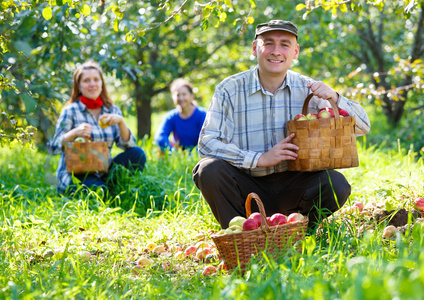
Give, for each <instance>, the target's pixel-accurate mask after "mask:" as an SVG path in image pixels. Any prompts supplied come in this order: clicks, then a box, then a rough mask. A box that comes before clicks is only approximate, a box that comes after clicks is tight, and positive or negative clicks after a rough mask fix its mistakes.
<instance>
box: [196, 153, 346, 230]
mask: <svg viewBox="0 0 424 300" xmlns="http://www.w3.org/2000/svg"><path fill="white" fill-rule="evenodd" d="M193 181H194V183H195V184H196V186H197V188H198V189H199V190H200V191H201V192H202V195H203V197H204V198H205V200H206V202H208V204H209V206H210V208H211V210H212V212H213V214H214V216H215V218H216V219H217V220H218V222H219V223H220V224H221V226H222V228H227V227H228V223H229V222H230V220H231V219H232V218H233V217H235V216H243V217H246V210H245V201H246V198H247V196H248V194H249V193H251V192H255V193H256V194H258V195H259V197H260V198H261V200H262V203H263V205H264V208H265V211H266V214H267V216H271V215H272V214H274V213H277V212H279V213H283V214H285V215H288V214H290V213H293V212H300V213H301V214H303V215H308V217H309V220H310V222H309V226H310V227H313V226H315V225H316V222H317V221H319V219H320V218H322V217H325V216H328V215H330V214H331V213H333V212H335V211H337V210H338V209H340V207H342V206H343V204H344V203H345V202H346V200H347V198H348V197H349V195H350V192H351V188H350V185H349V183H348V182H347V180H346V178H345V177H344V176H343V174H341V173H339V172H336V171H334V170H328V171H318V172H291V171H286V172H281V173H275V174H271V175H267V176H263V177H252V176H250V175H248V174H246V173H245V172H243V171H241V170H240V169H238V168H236V167H234V166H232V165H230V164H229V163H227V162H226V161H224V160H220V159H215V158H205V159H202V160H201V161H200V162H199V163H198V164H197V165H196V166H195V167H194V169H193ZM336 199H337V200H336ZM251 204H252V205H251V208H252V212H254V211H259V209H258V207H257V205H256V203H255V201H252V203H251Z"/></svg>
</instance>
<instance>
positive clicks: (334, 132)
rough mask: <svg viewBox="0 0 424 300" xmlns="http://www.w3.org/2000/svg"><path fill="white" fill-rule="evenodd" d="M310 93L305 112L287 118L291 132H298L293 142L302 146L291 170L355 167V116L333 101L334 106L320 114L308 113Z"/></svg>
mask: <svg viewBox="0 0 424 300" xmlns="http://www.w3.org/2000/svg"><path fill="white" fill-rule="evenodd" d="M312 96H313V94H309V95H308V96H307V97H306V99H305V102H304V104H303V108H302V113H301V114H298V115H296V116H295V118H294V120H290V121H287V134H288V135H290V134H292V133H295V134H296V135H295V137H294V138H293V140H292V142H293V144H295V145H297V146H298V147H299V150H298V151H297V154H298V157H297V158H296V160H291V161H288V170H289V171H319V170H326V169H340V168H351V167H357V166H358V165H359V160H358V151H357V148H356V133H355V117H354V116H350V115H349V113H348V112H347V111H346V110H344V109H339V108H338V107H337V105H336V103H335V102H334V101H333V100H331V99H330V100H328V101H329V102H330V104H331V107H332V108H330V107H326V108H322V109H321V110H320V111H319V113H318V114H311V113H307V109H308V103H309V101H310V99H311V98H312Z"/></svg>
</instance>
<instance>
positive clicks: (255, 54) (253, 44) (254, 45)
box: [252, 40, 258, 56]
mask: <svg viewBox="0 0 424 300" xmlns="http://www.w3.org/2000/svg"><path fill="white" fill-rule="evenodd" d="M257 43H258V40H254V41H253V43H252V54H253V56H257V51H256V45H257Z"/></svg>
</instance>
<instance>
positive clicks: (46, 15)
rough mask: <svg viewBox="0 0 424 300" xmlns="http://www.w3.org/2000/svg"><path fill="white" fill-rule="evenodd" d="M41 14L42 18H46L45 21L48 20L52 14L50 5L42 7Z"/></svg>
mask: <svg viewBox="0 0 424 300" xmlns="http://www.w3.org/2000/svg"><path fill="white" fill-rule="evenodd" d="M42 15H43V17H44V19H46V20H47V21H48V20H50V19H51V18H52V16H53V13H52V8H51V7H50V6H46V7H45V8H44V9H43V12H42Z"/></svg>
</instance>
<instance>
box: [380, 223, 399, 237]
mask: <svg viewBox="0 0 424 300" xmlns="http://www.w3.org/2000/svg"><path fill="white" fill-rule="evenodd" d="M396 231H397V228H396V227H395V226H393V225H389V226H387V227H386V228H384V230H383V238H391V237H393V236H394V235H395V234H396Z"/></svg>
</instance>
